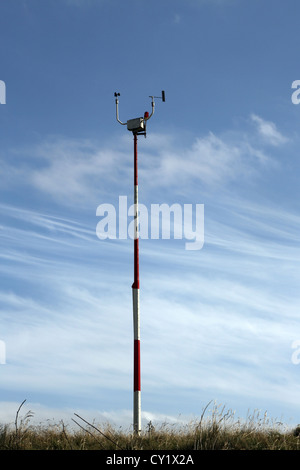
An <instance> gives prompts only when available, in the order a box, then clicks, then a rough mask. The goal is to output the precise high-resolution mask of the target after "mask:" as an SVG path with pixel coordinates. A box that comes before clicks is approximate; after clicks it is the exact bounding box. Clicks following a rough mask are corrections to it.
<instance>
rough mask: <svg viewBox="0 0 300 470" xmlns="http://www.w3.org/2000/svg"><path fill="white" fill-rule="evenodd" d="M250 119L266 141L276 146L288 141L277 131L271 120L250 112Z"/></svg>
mask: <svg viewBox="0 0 300 470" xmlns="http://www.w3.org/2000/svg"><path fill="white" fill-rule="evenodd" d="M251 119H252V121H253V122H254V123H255V124H256V125H257V129H258V132H259V134H260V136H261V137H262V138H263V139H264V141H265V142H266V143H268V144H270V145H274V146H278V145H282V144H285V143H286V142H288V138H287V137H285V136H284V135H283V134H282V133H281V132H279V130H278V129H277V127H276V125H275V124H274V123H273V122H271V121H265V120H264V119H262V118H261V117H259V116H257V115H256V114H251Z"/></svg>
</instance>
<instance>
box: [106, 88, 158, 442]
mask: <svg viewBox="0 0 300 470" xmlns="http://www.w3.org/2000/svg"><path fill="white" fill-rule="evenodd" d="M119 96H120V93H115V98H116V117H117V121H118V122H119V123H120V124H122V125H123V126H125V125H127V129H128V130H129V131H130V132H132V134H133V142H134V193H133V196H134V280H133V284H132V303H133V337H134V345H133V430H134V433H135V434H138V435H139V434H140V432H141V348H140V275H139V207H138V153H137V140H138V139H137V136H138V135H143V136H144V137H145V138H146V125H147V122H148V121H149V119H150V118H151V117H152V116H153V114H154V108H155V102H154V98H158V99H161V100H162V101H163V102H164V101H165V92H164V90H162V93H161V96H150V98H152V102H151V106H152V111H151V114H150V115H149V113H148V112H147V111H146V112H145V113H144V116H143V117H138V118H134V119H129V120H128V121H127V122H122V121H120V119H119V99H118V97H119Z"/></svg>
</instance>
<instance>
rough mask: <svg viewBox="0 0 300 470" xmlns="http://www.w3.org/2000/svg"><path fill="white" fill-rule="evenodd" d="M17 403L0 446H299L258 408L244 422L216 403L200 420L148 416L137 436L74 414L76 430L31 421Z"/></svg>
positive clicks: (2, 428) (290, 433) (0, 432)
mask: <svg viewBox="0 0 300 470" xmlns="http://www.w3.org/2000/svg"><path fill="white" fill-rule="evenodd" d="M23 404H24V402H23V403H22V404H21V405H20V407H19V409H18V410H17V413H16V419H15V423H14V426H13V427H12V426H8V425H2V426H1V425H0V450H101V449H103V450H104V449H105V450H120V449H122V450H182V451H191V450H298V449H299V445H300V436H298V435H297V434H298V432H295V431H291V430H289V431H288V430H287V429H285V428H284V425H283V424H282V423H278V422H275V423H273V422H270V420H269V418H268V417H267V415H266V414H264V415H263V416H260V414H259V413H258V412H255V413H253V414H252V415H251V416H249V417H248V418H247V420H246V422H241V421H240V420H239V419H238V420H236V419H235V415H234V413H233V412H232V411H230V410H229V411H228V410H225V408H224V407H223V408H221V407H220V406H214V407H213V409H212V411H211V412H210V415H209V417H206V414H207V413H208V405H207V406H206V407H205V409H204V410H203V413H202V415H201V417H200V419H199V420H196V421H194V422H191V423H189V424H187V425H182V426H178V425H170V424H168V423H164V424H161V425H159V426H158V427H154V426H153V425H152V423H151V422H149V423H148V425H147V426H146V428H145V429H144V430H143V431H142V433H141V435H140V436H137V435H133V434H132V433H131V432H130V431H124V430H122V429H118V430H116V429H114V428H112V427H111V426H110V425H105V426H100V425H95V424H93V423H88V422H87V421H86V420H85V419H84V418H82V417H80V416H79V415H74V416H75V417H76V419H74V422H75V423H76V426H77V428H78V429H77V430H75V431H74V430H69V429H68V427H67V426H65V424H64V423H63V422H62V421H61V422H60V423H58V424H54V425H47V426H43V425H38V426H33V425H31V424H30V419H31V417H32V416H33V414H32V412H31V411H29V412H27V413H26V414H25V416H24V417H22V418H20V416H19V415H20V410H21V407H22V405H23Z"/></svg>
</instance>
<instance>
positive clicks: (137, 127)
mask: <svg viewBox="0 0 300 470" xmlns="http://www.w3.org/2000/svg"><path fill="white" fill-rule="evenodd" d="M119 96H120V93H117V92H115V97H116V117H117V121H118V122H119V123H120V124H122V125H123V126H126V125H127V129H128V130H129V131H131V132H133V134H136V135H144V136H145V137H146V123H147V121H149V119H150V118H151V117H152V116H153V114H154V108H155V101H154V98H157V99H161V100H162V101H163V102H165V101H166V97H165V91H164V90H162V92H161V96H149V98H152V102H151V107H152V111H151V114H150V115H149V113H148V111H146V112H145V113H144V116H143V117H137V118H134V119H129V120H128V121H127V122H122V121H120V119H119V98H118V97H119Z"/></svg>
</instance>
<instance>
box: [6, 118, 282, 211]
mask: <svg viewBox="0 0 300 470" xmlns="http://www.w3.org/2000/svg"><path fill="white" fill-rule="evenodd" d="M251 119H252V121H254V122H255V123H256V124H257V126H258V130H259V133H260V135H261V136H262V137H263V138H264V139H266V140H267V142H268V143H270V144H272V145H276V146H278V145H279V144H281V145H282V144H284V143H286V142H287V138H285V137H284V136H283V135H282V134H281V133H280V132H279V131H278V130H277V128H276V126H275V124H273V123H271V122H267V121H265V120H263V119H262V118H260V117H258V116H256V115H252V116H251ZM127 137H128V136H127ZM152 141H153V142H154V144H153V145H152V146H151V150H149V147H145V148H143V151H142V152H143V155H142V158H141V159H140V164H139V171H140V174H141V176H142V178H143V186H144V188H145V190H147V188H148V189H149V191H152V190H153V188H154V187H156V188H162V187H164V188H165V189H171V188H172V187H174V185H176V188H177V189H178V190H179V191H185V190H186V188H187V187H188V185H189V184H192V183H193V182H199V183H201V185H202V186H204V187H206V188H209V187H210V188H216V187H218V186H220V185H223V186H224V185H225V186H226V185H227V184H228V183H230V182H232V181H235V180H237V179H239V180H242V179H243V178H244V177H249V175H251V174H252V175H253V176H255V174H257V173H259V172H260V170H261V168H262V166H261V165H266V164H269V163H271V162H272V159H271V157H270V156H267V155H266V154H265V152H264V148H263V146H262V147H260V146H259V145H258V144H257V142H256V141H255V139H254V138H253V137H251V133H250V131H249V132H248V133H247V132H244V133H240V134H236V135H235V136H234V138H232V136H229V135H226V134H224V135H220V136H217V135H216V134H215V133H213V132H210V133H208V134H207V135H204V136H201V137H196V138H195V139H194V141H193V142H192V144H191V145H189V146H183V145H182V144H180V145H178V142H177V140H176V138H175V137H174V136H173V137H172V136H167V135H166V136H165V135H153V136H152ZM156 141H157V142H159V145H157V142H156ZM155 142H156V143H155ZM20 152H21V150H20ZM27 153H28V155H30V156H29V157H28V159H27V163H26V166H24V165H22V166H21V167H20V168H19V169H18V171H16V170H14V169H13V166H12V164H11V163H10V162H9V161H8V160H7V161H4V165H3V167H2V172H3V173H4V174H3V176H5V174H7V177H8V179H9V181H10V182H11V185H13V183H14V180H15V183H19V182H20V181H21V182H22V183H23V182H24V181H26V183H27V184H30V185H32V187H33V188H35V189H36V190H38V191H40V192H43V193H44V194H48V195H50V196H51V197H52V198H54V199H55V200H57V201H60V202H61V203H64V204H70V203H71V204H80V205H81V204H86V203H87V201H89V202H91V201H95V200H96V199H97V197H98V199H99V197H102V196H103V195H105V194H106V195H107V194H112V193H113V192H115V191H116V190H117V191H118V194H121V193H122V192H123V194H126V193H127V191H128V188H130V187H131V182H132V141H131V139H126V138H123V139H121V140H120V145H117V144H116V143H115V144H114V145H113V146H106V145H103V144H100V143H99V142H96V141H92V140H88V139H82V140H80V139H69V138H57V139H48V140H47V139H46V140H45V141H44V142H41V143H40V144H39V145H36V146H34V147H32V149H30V151H28V150H27Z"/></svg>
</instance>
